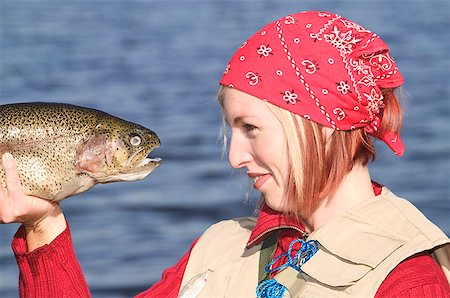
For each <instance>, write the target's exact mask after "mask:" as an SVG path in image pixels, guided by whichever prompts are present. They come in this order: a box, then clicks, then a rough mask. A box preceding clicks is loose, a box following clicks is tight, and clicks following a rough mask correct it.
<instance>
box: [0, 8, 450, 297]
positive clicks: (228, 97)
mask: <svg viewBox="0 0 450 298" xmlns="http://www.w3.org/2000/svg"><path fill="white" fill-rule="evenodd" d="M402 83H403V78H402V76H401V75H400V73H399V71H398V69H397V67H396V65H395V62H394V60H393V59H392V57H391V56H390V55H389V52H388V48H387V46H386V45H385V44H384V42H383V41H382V40H381V39H380V38H379V37H378V36H377V35H375V34H374V33H372V32H370V31H368V30H367V29H365V28H363V27H361V26H359V25H358V24H355V23H353V22H351V21H349V20H347V19H345V18H343V17H341V16H339V15H336V14H333V13H325V12H303V13H298V14H294V15H290V16H286V17H283V18H281V19H279V20H277V21H275V22H273V23H271V24H269V25H267V26H265V27H264V28H262V29H261V30H259V31H258V32H257V33H256V34H255V35H253V36H252V37H251V38H250V39H249V40H248V41H246V42H245V43H244V44H243V45H242V46H241V47H240V48H239V49H238V51H237V52H236V53H235V54H234V56H233V57H232V59H231V61H230V63H229V65H228V66H227V68H226V70H225V72H224V75H223V77H222V80H221V85H222V86H221V90H220V92H219V101H220V103H221V106H222V109H223V113H224V118H225V120H226V122H227V124H228V125H229V126H230V128H231V140H230V152H229V160H230V164H231V165H232V166H233V167H234V168H246V169H247V173H248V176H249V177H250V178H251V179H253V181H254V184H253V186H254V187H255V189H257V190H258V191H260V192H261V194H262V199H263V200H262V204H261V208H260V214H259V216H258V218H257V219H255V218H242V219H234V220H229V221H224V222H220V223H218V224H216V225H214V226H212V227H211V228H210V229H208V230H207V231H206V232H205V233H204V234H203V235H202V236H201V237H200V238H199V239H198V240H196V241H195V242H194V244H193V246H192V248H191V250H190V252H189V253H187V254H186V255H185V256H184V257H183V258H182V259H181V260H180V261H179V263H178V264H176V265H175V266H174V267H172V268H169V269H168V270H167V271H166V272H165V273H164V274H163V278H162V280H161V281H160V282H159V283H158V284H156V285H154V286H153V287H152V288H150V289H149V290H147V291H145V292H144V293H141V294H140V295H138V296H140V297H176V296H177V295H179V296H180V297H197V296H198V297H254V296H258V297H282V296H283V295H285V294H286V295H290V296H291V297H334V296H336V297H340V296H343V297H373V296H375V297H404V296H409V297H449V296H450V289H449V285H448V278H449V269H450V261H449V260H450V241H449V239H448V238H447V237H446V236H445V234H444V233H443V232H442V231H440V230H439V229H438V228H437V227H436V226H434V225H433V224H432V223H431V222H429V221H428V220H427V219H426V218H425V217H424V216H423V215H422V214H421V213H420V212H419V211H418V210H417V209H416V208H414V207H413V206H412V205H411V204H410V203H408V202H407V201H405V200H404V199H401V198H398V197H396V196H395V195H394V194H393V193H392V192H390V191H389V190H388V189H387V188H386V187H383V186H381V185H379V184H377V183H375V182H372V181H371V179H370V175H369V171H368V168H367V163H368V162H369V161H371V160H373V159H374V158H375V149H374V146H373V144H372V141H371V139H370V138H369V135H371V136H372V137H375V138H378V139H381V140H383V141H384V142H385V143H386V144H387V145H388V146H389V148H391V149H392V150H393V151H394V152H395V153H396V154H397V155H402V154H403V152H404V146H403V144H402V142H401V138H400V135H399V130H400V126H401V108H400V106H399V104H398V100H397V97H396V95H395V89H396V88H397V87H399V86H400V85H402ZM3 163H4V166H5V172H6V174H7V190H8V195H7V196H6V195H5V193H3V192H0V210H1V214H0V221H1V222H13V221H14V222H22V223H23V226H22V227H21V228H20V229H19V231H18V233H17V234H16V236H15V239H14V240H13V249H14V251H15V253H16V256H17V261H18V264H19V268H20V272H21V275H20V291H21V294H22V295H23V296H60V295H61V293H64V294H66V295H68V296H89V290H88V288H87V286H86V283H85V281H84V278H83V275H82V273H81V269H80V267H79V265H78V262H77V260H76V257H75V254H74V251H73V247H72V244H71V240H70V232H69V229H68V226H67V224H66V221H65V219H64V215H63V213H62V212H61V209H60V208H59V206H55V205H52V204H50V203H48V202H47V201H44V200H40V199H38V198H32V197H28V196H25V195H24V194H23V192H22V190H21V187H20V181H19V177H18V175H17V173H16V171H15V168H14V161H13V159H12V158H11V156H10V155H8V154H5V155H4V156H3ZM446 274H447V276H446Z"/></svg>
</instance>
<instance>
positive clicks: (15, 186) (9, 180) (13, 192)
mask: <svg viewBox="0 0 450 298" xmlns="http://www.w3.org/2000/svg"><path fill="white" fill-rule="evenodd" d="M2 162H3V169H4V170H5V176H6V178H5V180H6V189H7V191H8V196H9V197H11V198H14V197H17V196H19V195H23V190H22V185H21V183H20V177H19V172H17V167H16V162H15V160H14V158H13V156H12V155H11V153H9V152H6V153H4V154H3V156H2Z"/></svg>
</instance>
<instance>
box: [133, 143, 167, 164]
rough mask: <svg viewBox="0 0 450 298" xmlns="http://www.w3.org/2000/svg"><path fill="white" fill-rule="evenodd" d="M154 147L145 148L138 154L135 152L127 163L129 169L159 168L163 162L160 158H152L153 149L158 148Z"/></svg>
mask: <svg viewBox="0 0 450 298" xmlns="http://www.w3.org/2000/svg"><path fill="white" fill-rule="evenodd" d="M158 147H159V146H157V147H152V148H143V149H141V150H139V151H137V152H135V153H134V154H133V155H132V156H130V158H129V159H128V162H127V167H130V168H134V167H139V168H156V167H158V166H159V165H160V164H161V162H162V158H160V157H151V156H150V154H151V153H152V151H153V149H156V148H158Z"/></svg>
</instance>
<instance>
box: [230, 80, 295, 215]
mask: <svg viewBox="0 0 450 298" xmlns="http://www.w3.org/2000/svg"><path fill="white" fill-rule="evenodd" d="M223 109H224V113H225V117H226V120H227V122H228V124H229V126H230V128H231V141H230V151H229V160H230V164H231V166H232V167H233V168H236V169H238V168H247V174H248V176H249V177H250V178H251V179H253V181H254V183H253V187H254V188H255V189H257V190H258V191H260V192H261V193H262V194H263V196H264V199H265V202H266V204H267V205H268V206H269V207H270V208H272V209H274V210H277V211H284V210H285V208H286V207H285V206H286V202H285V198H284V197H285V192H286V184H287V177H288V158H287V144H286V137H285V133H284V129H283V127H282V125H281V123H280V121H279V120H278V119H277V118H276V117H275V115H274V114H273V113H272V112H271V111H270V109H269V108H268V107H267V104H266V103H265V102H264V101H262V100H261V99H259V98H256V97H254V96H251V95H249V94H247V93H244V92H242V91H239V90H236V89H232V88H225V90H224V102H223Z"/></svg>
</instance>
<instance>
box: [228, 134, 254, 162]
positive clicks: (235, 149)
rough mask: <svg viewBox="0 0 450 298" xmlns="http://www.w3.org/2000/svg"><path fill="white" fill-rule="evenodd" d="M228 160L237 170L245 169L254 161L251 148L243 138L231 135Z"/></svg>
mask: <svg viewBox="0 0 450 298" xmlns="http://www.w3.org/2000/svg"><path fill="white" fill-rule="evenodd" d="M228 160H229V161H230V165H231V166H232V167H233V168H235V169H239V168H242V167H245V166H246V165H247V164H248V163H249V162H250V161H251V160H252V155H251V152H250V146H249V144H248V142H245V140H244V139H243V138H242V137H239V136H236V135H234V134H232V135H231V140H230V149H229V152H228Z"/></svg>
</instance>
